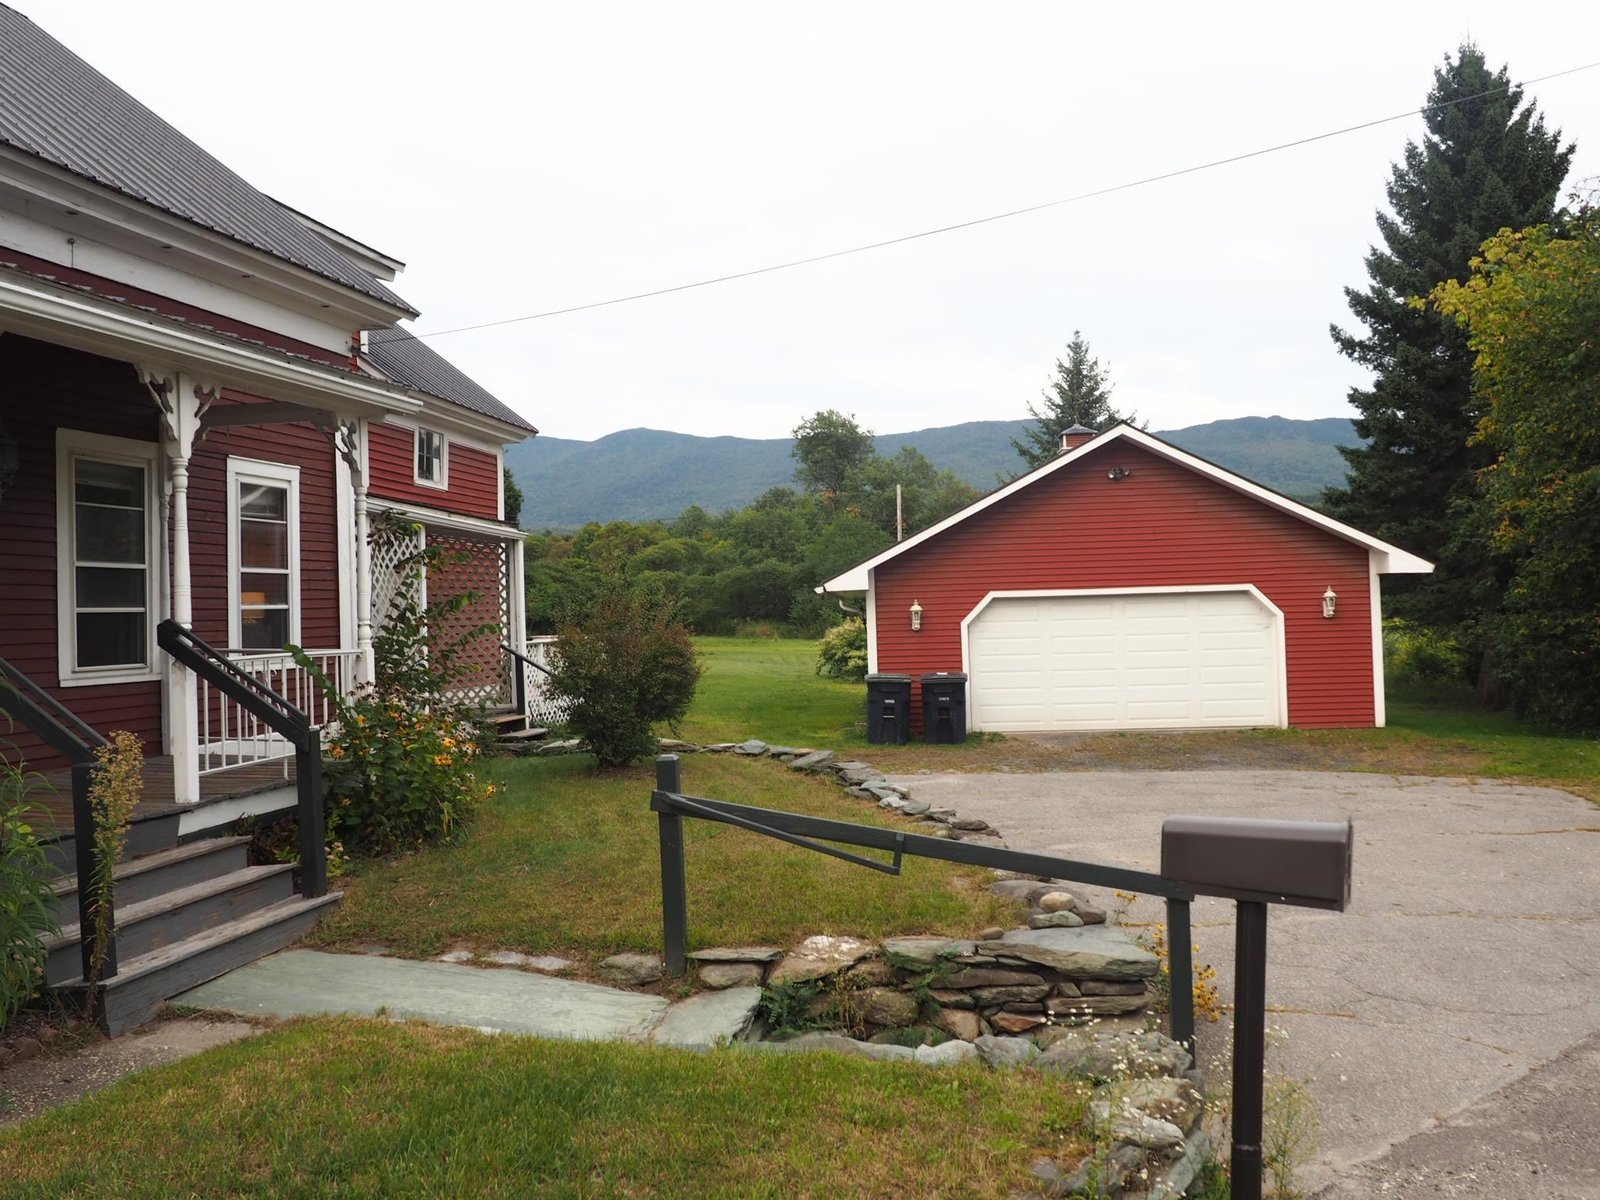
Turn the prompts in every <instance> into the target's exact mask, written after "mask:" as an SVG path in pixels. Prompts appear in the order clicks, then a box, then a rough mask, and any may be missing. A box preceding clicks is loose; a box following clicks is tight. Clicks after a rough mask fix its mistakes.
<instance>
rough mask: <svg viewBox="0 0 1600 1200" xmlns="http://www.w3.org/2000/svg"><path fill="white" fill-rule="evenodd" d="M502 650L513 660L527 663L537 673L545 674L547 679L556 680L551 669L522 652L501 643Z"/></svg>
mask: <svg viewBox="0 0 1600 1200" xmlns="http://www.w3.org/2000/svg"><path fill="white" fill-rule="evenodd" d="M500 649H502V650H504V651H505V652H506V653H507V654H509V655H511V657H512V658H515V659H519V660H520V661H522V662H523V663H525V664H527V665H528V666H530V667H532V668H533V669H534V670H535V671H541V672H543V673H544V675H545V677H546V678H548V679H554V678H555V672H553V671H551V670H550V668H549V667H546V666H544V665H542V664H540V663H536V662H534V661H533V659H531V658H529V657H528V656H527V655H526V654H524V653H523V652H522V651H520V650H514V649H512V647H510V646H508V645H507V644H506V643H505V642H501V643H500Z"/></svg>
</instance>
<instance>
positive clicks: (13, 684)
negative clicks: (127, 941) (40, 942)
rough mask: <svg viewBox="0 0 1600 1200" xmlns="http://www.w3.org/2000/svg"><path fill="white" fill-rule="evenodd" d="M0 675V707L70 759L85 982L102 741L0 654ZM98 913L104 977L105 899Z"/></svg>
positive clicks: (108, 911)
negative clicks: (92, 793)
mask: <svg viewBox="0 0 1600 1200" xmlns="http://www.w3.org/2000/svg"><path fill="white" fill-rule="evenodd" d="M0 676H4V678H5V682H6V687H5V689H4V690H0V708H5V709H7V710H8V711H11V712H13V713H14V714H15V715H16V717H17V718H18V719H19V720H20V721H21V722H22V723H23V724H24V725H26V726H27V727H28V729H29V730H30V731H31V732H32V733H33V735H34V736H35V737H37V738H38V739H39V740H40V741H42V742H44V743H45V744H46V745H47V746H49V747H50V748H51V749H52V750H54V751H55V752H56V753H57V754H59V755H61V757H63V758H65V759H66V760H67V761H68V762H70V763H71V764H72V850H73V866H74V868H75V869H76V872H77V876H78V950H79V956H80V958H79V961H80V964H81V966H82V968H83V978H84V980H85V981H87V980H88V979H89V978H90V977H91V976H92V975H93V973H94V927H95V921H96V919H97V913H96V910H95V904H94V895H95V887H94V879H95V875H96V867H97V865H98V864H97V863H96V861H95V855H96V850H95V843H96V841H97V840H98V839H97V838H96V837H95V832H96V822H95V819H94V808H93V806H92V805H90V803H89V789H90V786H91V785H92V784H93V782H94V773H95V771H96V770H97V769H98V766H97V760H96V758H95V753H94V752H95V751H96V750H97V749H99V748H100V747H101V746H104V745H105V744H106V740H105V738H103V737H101V736H100V734H99V733H97V732H96V731H95V730H93V729H91V728H90V727H89V726H88V725H86V724H84V723H83V722H82V721H81V720H79V719H78V717H77V716H76V715H74V714H73V713H71V712H69V711H68V710H67V709H66V708H65V707H64V706H63V705H62V704H61V702H60V701H58V700H57V699H56V698H55V697H54V696H52V695H50V693H49V692H47V691H45V690H44V689H43V688H41V687H40V686H39V685H38V684H37V683H35V682H34V681H33V680H31V679H29V678H28V677H27V676H26V675H24V674H23V673H22V672H21V671H19V670H17V668H16V667H14V666H12V665H11V664H10V663H8V662H7V661H6V660H5V659H3V658H0ZM8 696H9V698H8ZM98 918H99V919H103V920H104V922H105V924H106V927H107V929H108V930H109V931H110V932H111V935H112V936H111V937H110V938H109V939H108V940H107V944H106V957H105V961H103V962H102V963H101V964H100V979H101V981H102V982H103V981H105V980H107V979H110V978H112V977H113V976H115V975H116V973H117V941H116V936H115V935H116V927H117V917H116V912H115V910H114V909H113V908H112V907H111V902H110V901H109V900H108V901H107V903H106V907H105V909H104V910H103V911H102V912H100V913H99V914H98Z"/></svg>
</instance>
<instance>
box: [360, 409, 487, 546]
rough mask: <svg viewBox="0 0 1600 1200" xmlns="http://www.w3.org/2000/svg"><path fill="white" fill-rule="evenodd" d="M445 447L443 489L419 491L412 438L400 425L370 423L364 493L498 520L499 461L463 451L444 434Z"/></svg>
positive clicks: (467, 449)
mask: <svg viewBox="0 0 1600 1200" xmlns="http://www.w3.org/2000/svg"><path fill="white" fill-rule="evenodd" d="M445 440H446V441H447V442H449V444H450V445H449V450H448V452H447V453H448V457H449V469H448V476H447V477H448V479H449V483H450V486H449V487H448V488H433V487H424V486H423V485H421V484H419V483H417V482H416V474H417V461H416V452H417V451H416V433H415V432H414V431H413V430H412V429H410V428H408V427H406V426H401V425H383V424H379V423H378V422H376V421H374V422H373V423H371V424H369V425H368V426H367V468H368V470H369V471H370V472H371V473H372V479H371V481H370V482H369V484H368V490H369V491H370V492H371V494H372V495H374V496H381V497H384V498H385V499H389V500H403V501H405V502H407V503H409V504H421V505H424V506H426V507H428V508H438V509H443V510H444V511H446V512H453V513H464V514H466V515H467V516H472V517H485V518H487V519H489V520H491V521H497V520H499V519H500V460H499V458H498V456H497V455H494V454H490V453H488V452H487V451H484V450H479V449H478V448H477V447H475V446H465V445H462V444H461V443H460V442H458V441H456V440H455V439H454V438H451V437H449V436H448V435H446V437H445Z"/></svg>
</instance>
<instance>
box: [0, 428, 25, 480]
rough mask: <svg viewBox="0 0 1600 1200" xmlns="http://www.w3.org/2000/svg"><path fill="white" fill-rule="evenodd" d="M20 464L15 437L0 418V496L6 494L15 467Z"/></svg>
mask: <svg viewBox="0 0 1600 1200" xmlns="http://www.w3.org/2000/svg"><path fill="white" fill-rule="evenodd" d="M21 465H22V458H21V455H19V454H18V453H17V439H16V438H14V437H12V436H11V431H10V430H9V429H7V428H6V423H5V422H4V421H3V420H0V496H4V495H5V494H6V489H7V488H9V487H10V486H11V481H12V480H13V479H15V478H16V477H17V468H18V467H19V466H21Z"/></svg>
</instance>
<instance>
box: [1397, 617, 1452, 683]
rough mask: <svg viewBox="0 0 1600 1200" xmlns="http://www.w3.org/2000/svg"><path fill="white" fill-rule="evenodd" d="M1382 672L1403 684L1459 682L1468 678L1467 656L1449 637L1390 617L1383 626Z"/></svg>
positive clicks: (1436, 630) (1438, 631) (1423, 626)
mask: <svg viewBox="0 0 1600 1200" xmlns="http://www.w3.org/2000/svg"><path fill="white" fill-rule="evenodd" d="M1383 670H1384V674H1385V675H1386V676H1387V677H1388V678H1389V679H1391V680H1394V681H1396V682H1400V683H1431V682H1437V681H1442V680H1448V681H1457V682H1459V681H1461V680H1464V679H1465V678H1466V677H1467V656H1466V653H1465V652H1464V651H1463V650H1462V649H1461V646H1460V644H1459V643H1458V642H1457V641H1456V639H1455V638H1454V637H1452V636H1451V635H1450V634H1448V633H1445V632H1443V631H1442V630H1438V629H1430V628H1428V627H1427V626H1426V625H1414V624H1412V623H1411V622H1410V621H1407V620H1405V619H1403V618H1401V617H1390V618H1389V619H1387V620H1386V621H1384V623H1383Z"/></svg>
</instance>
